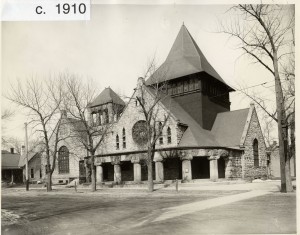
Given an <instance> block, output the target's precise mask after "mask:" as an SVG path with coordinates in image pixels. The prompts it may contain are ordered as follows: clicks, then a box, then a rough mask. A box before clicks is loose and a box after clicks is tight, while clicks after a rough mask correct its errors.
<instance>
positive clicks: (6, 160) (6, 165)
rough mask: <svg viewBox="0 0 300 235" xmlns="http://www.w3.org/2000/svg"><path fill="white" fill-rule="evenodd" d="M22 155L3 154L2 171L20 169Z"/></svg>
mask: <svg viewBox="0 0 300 235" xmlns="http://www.w3.org/2000/svg"><path fill="white" fill-rule="evenodd" d="M19 160H20V154H12V153H2V154H1V168H2V169H18V168H19V166H18V164H19Z"/></svg>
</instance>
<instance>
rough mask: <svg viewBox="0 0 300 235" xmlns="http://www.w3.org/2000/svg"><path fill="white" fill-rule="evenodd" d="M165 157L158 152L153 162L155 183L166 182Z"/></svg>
mask: <svg viewBox="0 0 300 235" xmlns="http://www.w3.org/2000/svg"><path fill="white" fill-rule="evenodd" d="M163 160H164V159H163V157H162V156H161V155H160V154H159V153H158V152H156V153H155V154H154V159H153V161H154V162H155V181H157V182H164V164H163Z"/></svg>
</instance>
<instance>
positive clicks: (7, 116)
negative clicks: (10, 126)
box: [1, 108, 15, 145]
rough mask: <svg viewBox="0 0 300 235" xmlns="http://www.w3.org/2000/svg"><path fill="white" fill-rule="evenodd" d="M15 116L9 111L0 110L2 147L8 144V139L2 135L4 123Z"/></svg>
mask: <svg viewBox="0 0 300 235" xmlns="http://www.w3.org/2000/svg"><path fill="white" fill-rule="evenodd" d="M14 115H15V113H14V112H13V111H12V110H10V109H7V108H6V109H3V110H1V121H2V126H1V129H2V136H1V143H2V145H6V144H8V141H9V140H8V137H7V136H6V135H4V134H3V133H4V131H5V129H6V128H5V123H4V122H6V121H10V119H11V118H12V117H13V116H14ZM3 124H4V125H3Z"/></svg>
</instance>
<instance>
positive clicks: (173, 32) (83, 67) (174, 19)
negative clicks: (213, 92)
mask: <svg viewBox="0 0 300 235" xmlns="http://www.w3.org/2000/svg"><path fill="white" fill-rule="evenodd" d="M229 7H230V5H177V4H172V5H100V4H97V5H92V9H91V19H90V21H69V22H66V21H64V22H63V21H60V22H2V54H1V56H2V71H1V72H2V74H1V83H2V95H3V94H5V92H6V91H8V90H9V89H10V85H13V84H14V83H15V81H16V79H17V78H18V79H20V80H21V81H22V80H25V79H28V78H30V77H32V76H34V77H38V78H40V79H45V78H47V77H48V76H49V75H50V74H55V73H59V72H65V71H69V72H71V73H74V74H77V75H78V76H81V77H82V78H83V79H85V78H92V79H93V80H94V81H95V85H97V87H99V93H100V92H101V91H102V90H103V89H104V88H105V87H108V86H110V87H111V88H112V89H113V90H115V91H116V92H117V93H119V94H122V95H124V96H130V95H131V94H132V92H133V89H134V88H135V86H136V82H137V79H138V77H140V76H143V74H144V72H145V70H146V67H147V62H148V61H149V60H150V59H152V58H153V57H155V59H156V62H157V64H158V65H160V64H161V63H162V62H163V61H164V60H165V59H166V57H167V55H168V52H169V51H170V49H171V47H172V44H173V42H174V40H175V38H176V36H177V34H178V32H179V30H180V27H181V25H182V24H183V23H184V24H185V26H186V27H187V29H188V30H189V32H190V34H191V35H192V36H193V38H194V39H195V41H196V43H197V44H198V46H199V47H200V49H201V50H202V52H203V53H204V55H205V56H206V58H207V59H208V61H209V62H210V63H211V65H212V66H213V67H214V68H215V70H216V71H217V72H218V73H219V74H220V76H221V77H222V78H223V80H224V81H226V83H227V84H229V85H231V86H232V87H235V88H238V87H240V86H244V87H245V86H246V87H247V86H253V85H256V84H260V83H262V82H268V85H266V86H269V85H270V86H272V85H273V83H272V76H271V75H270V74H269V72H267V71H266V70H265V69H264V68H262V67H261V66H260V65H258V64H253V63H251V62H250V60H249V58H247V57H241V53H242V52H241V51H240V50H238V49H236V42H235V41H234V40H229V38H228V36H227V35H224V34H222V33H218V32H217V31H218V25H219V21H220V20H221V21H223V22H224V20H228V13H226V11H227V10H228V9H229ZM273 88H274V87H273ZM273 88H272V87H270V88H269V89H265V88H263V87H255V89H256V90H257V91H258V92H263V93H262V95H263V96H265V97H266V98H274V94H273V93H272V89H273ZM267 90H270V91H267ZM231 102H232V103H231V110H236V109H243V108H247V107H249V104H250V100H249V99H246V98H244V96H243V95H241V93H240V92H234V93H232V94H231ZM1 108H2V109H6V108H9V109H13V110H16V115H15V116H14V117H13V118H12V119H11V120H10V121H7V122H5V127H6V128H5V132H4V133H7V134H10V135H14V136H18V137H20V138H22V137H23V136H24V128H23V126H24V122H26V121H27V120H28V119H27V117H26V115H23V114H24V110H22V109H20V108H19V107H16V106H15V105H13V104H11V103H10V102H8V101H7V100H6V99H5V98H4V97H3V96H2V99H1ZM2 125H3V123H2Z"/></svg>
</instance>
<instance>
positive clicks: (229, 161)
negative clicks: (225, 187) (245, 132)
mask: <svg viewBox="0 0 300 235" xmlns="http://www.w3.org/2000/svg"><path fill="white" fill-rule="evenodd" d="M225 162H226V165H225V167H226V168H225V178H226V179H241V178H242V152H241V151H234V150H231V151H230V152H229V156H228V158H226V159H225Z"/></svg>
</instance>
